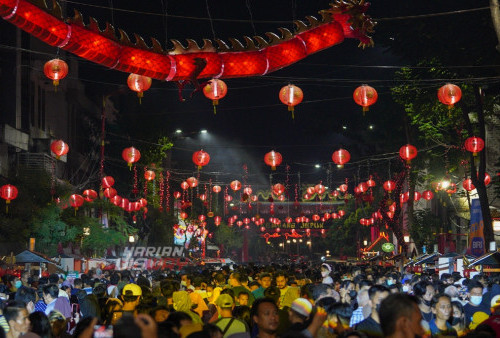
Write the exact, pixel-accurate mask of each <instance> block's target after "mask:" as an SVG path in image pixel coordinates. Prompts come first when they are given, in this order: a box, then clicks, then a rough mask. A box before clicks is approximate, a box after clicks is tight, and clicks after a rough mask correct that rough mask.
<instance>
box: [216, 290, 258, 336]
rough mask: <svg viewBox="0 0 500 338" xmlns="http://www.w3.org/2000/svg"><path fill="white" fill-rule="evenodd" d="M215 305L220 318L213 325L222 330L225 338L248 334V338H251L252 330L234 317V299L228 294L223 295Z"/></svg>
mask: <svg viewBox="0 0 500 338" xmlns="http://www.w3.org/2000/svg"><path fill="white" fill-rule="evenodd" d="M215 305H216V306H217V311H218V312H219V316H220V318H219V319H218V320H217V321H215V322H214V323H213V324H215V325H216V326H217V327H219V328H220V329H221V330H222V334H223V336H224V337H228V336H230V335H232V334H236V333H239V334H241V333H247V334H248V337H250V334H249V332H250V330H249V329H248V326H247V324H246V323H245V322H244V321H242V320H240V319H237V318H234V317H233V309H234V300H233V297H231V296H230V295H228V294H222V295H220V296H219V298H217V301H216V302H215Z"/></svg>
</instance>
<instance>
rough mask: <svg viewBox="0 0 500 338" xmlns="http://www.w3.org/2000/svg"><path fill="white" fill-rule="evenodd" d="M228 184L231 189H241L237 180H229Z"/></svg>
mask: <svg viewBox="0 0 500 338" xmlns="http://www.w3.org/2000/svg"><path fill="white" fill-rule="evenodd" d="M230 186H231V189H232V190H233V191H238V190H240V189H241V182H240V181H238V180H234V181H232V182H231V184H230Z"/></svg>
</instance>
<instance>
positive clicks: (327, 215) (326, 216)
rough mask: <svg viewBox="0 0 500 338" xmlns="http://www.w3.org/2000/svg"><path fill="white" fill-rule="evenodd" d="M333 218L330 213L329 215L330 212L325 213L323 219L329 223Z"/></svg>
mask: <svg viewBox="0 0 500 338" xmlns="http://www.w3.org/2000/svg"><path fill="white" fill-rule="evenodd" d="M331 217H332V216H331V215H330V213H328V212H325V213H324V215H323V218H324V219H325V220H327V221H328V220H329V219H330V218H331Z"/></svg>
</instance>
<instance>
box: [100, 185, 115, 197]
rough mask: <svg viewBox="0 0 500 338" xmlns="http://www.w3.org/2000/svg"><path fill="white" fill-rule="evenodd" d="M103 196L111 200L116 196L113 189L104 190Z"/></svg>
mask: <svg viewBox="0 0 500 338" xmlns="http://www.w3.org/2000/svg"><path fill="white" fill-rule="evenodd" d="M103 194H104V196H105V197H106V198H113V197H115V196H116V194H117V192H116V189H115V188H112V187H109V188H106V189H104V193H103Z"/></svg>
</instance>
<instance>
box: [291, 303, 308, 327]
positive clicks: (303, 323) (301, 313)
mask: <svg viewBox="0 0 500 338" xmlns="http://www.w3.org/2000/svg"><path fill="white" fill-rule="evenodd" d="M311 312H312V304H311V302H309V301H308V300H307V299H305V298H297V299H295V300H294V301H293V302H292V305H291V306H290V308H289V310H288V318H289V320H290V323H291V325H290V327H289V328H288V332H301V331H302V330H304V329H306V328H307V324H308V322H309V319H310V317H311Z"/></svg>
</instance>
